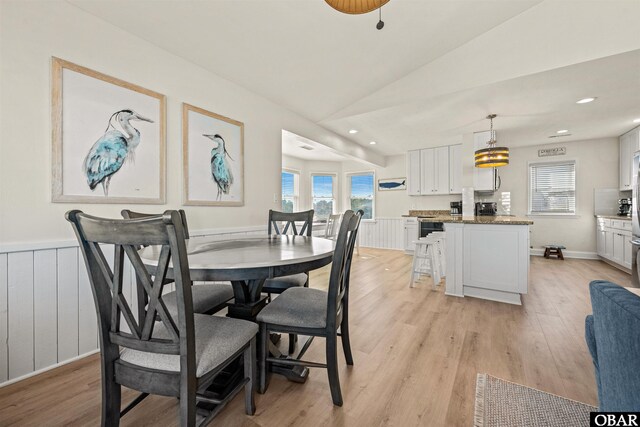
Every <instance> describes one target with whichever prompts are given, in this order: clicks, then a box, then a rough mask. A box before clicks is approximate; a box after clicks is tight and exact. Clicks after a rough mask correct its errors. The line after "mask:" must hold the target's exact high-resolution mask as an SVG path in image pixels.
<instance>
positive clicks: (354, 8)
mask: <svg viewBox="0 0 640 427" xmlns="http://www.w3.org/2000/svg"><path fill="white" fill-rule="evenodd" d="M324 1H325V2H326V3H327V4H328V5H329V6H331V7H332V8H334V9H335V10H337V11H338V12H342V13H347V14H349V15H361V14H363V13H369V12H372V11H374V10H376V9H378V11H379V13H380V15H379V17H378V23H377V24H376V28H377V29H378V30H381V29H382V28H384V21H383V20H382V6H384V5H385V4H387V3H388V2H389V0H324Z"/></svg>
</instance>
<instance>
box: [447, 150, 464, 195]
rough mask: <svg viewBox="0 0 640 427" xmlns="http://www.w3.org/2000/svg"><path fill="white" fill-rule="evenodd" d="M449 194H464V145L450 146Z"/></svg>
mask: <svg viewBox="0 0 640 427" xmlns="http://www.w3.org/2000/svg"><path fill="white" fill-rule="evenodd" d="M449 194H462V144H458V145H450V146H449Z"/></svg>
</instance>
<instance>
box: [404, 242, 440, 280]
mask: <svg viewBox="0 0 640 427" xmlns="http://www.w3.org/2000/svg"><path fill="white" fill-rule="evenodd" d="M438 240H439V239H438V238H437V237H430V236H427V237H422V238H420V239H418V240H416V241H415V242H414V243H415V245H416V246H415V251H414V252H413V266H412V267H411V279H410V281H409V287H411V288H413V287H415V276H416V274H418V276H420V275H421V274H428V275H429V276H431V278H432V279H433V288H434V289H435V288H436V285H438V284H439V283H440V280H441V275H440V257H439V255H438V253H439V250H438V247H437V246H438Z"/></svg>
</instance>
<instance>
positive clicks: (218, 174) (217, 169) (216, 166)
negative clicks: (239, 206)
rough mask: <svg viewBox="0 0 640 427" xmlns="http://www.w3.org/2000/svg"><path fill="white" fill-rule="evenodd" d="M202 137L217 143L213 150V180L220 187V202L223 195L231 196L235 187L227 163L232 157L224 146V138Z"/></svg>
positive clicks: (218, 198) (218, 196)
mask: <svg viewBox="0 0 640 427" xmlns="http://www.w3.org/2000/svg"><path fill="white" fill-rule="evenodd" d="M202 136H206V137H207V138H209V139H210V140H212V141H213V142H215V143H216V146H215V147H213V149H212V150H211V178H213V180H214V181H215V183H216V184H217V186H218V194H217V196H216V200H220V199H221V198H222V195H223V194H229V190H230V189H231V185H233V173H232V172H231V168H230V167H229V162H228V161H227V158H229V159H231V156H229V153H228V152H227V149H226V148H225V146H224V138H222V137H221V136H220V135H218V134H215V135H206V134H203V135H202ZM231 160H233V159H231Z"/></svg>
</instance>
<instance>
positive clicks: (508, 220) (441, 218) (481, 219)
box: [402, 211, 533, 225]
mask: <svg viewBox="0 0 640 427" xmlns="http://www.w3.org/2000/svg"><path fill="white" fill-rule="evenodd" d="M416 212H418V213H419V214H416ZM402 216H403V217H418V218H419V217H428V218H426V219H428V221H430V222H448V223H461V224H494V225H532V224H533V221H531V220H530V219H527V218H521V217H517V216H500V215H498V216H475V217H473V218H463V217H462V216H451V215H449V211H409V215H402Z"/></svg>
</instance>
